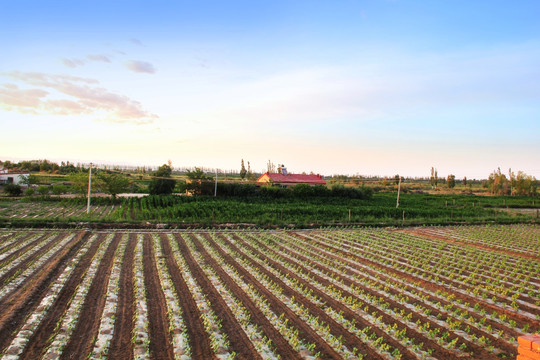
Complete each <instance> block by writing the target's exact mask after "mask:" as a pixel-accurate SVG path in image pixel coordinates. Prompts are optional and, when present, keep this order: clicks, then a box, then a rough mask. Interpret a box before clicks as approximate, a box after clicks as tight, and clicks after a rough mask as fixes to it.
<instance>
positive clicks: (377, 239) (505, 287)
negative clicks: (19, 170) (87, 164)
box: [0, 225, 540, 359]
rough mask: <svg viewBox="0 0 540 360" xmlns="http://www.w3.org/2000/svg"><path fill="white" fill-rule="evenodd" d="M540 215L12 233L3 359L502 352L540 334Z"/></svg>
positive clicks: (3, 303) (6, 263)
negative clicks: (478, 222) (489, 222)
mask: <svg viewBox="0 0 540 360" xmlns="http://www.w3.org/2000/svg"><path fill="white" fill-rule="evenodd" d="M538 249H540V229H539V228H538V226H536V225H508V226H502V225H494V226H456V227H422V228H406V229H390V228H386V229H373V228H362V229H319V230H298V231H268V230H261V231H256V230H249V231H248V230H246V231H238V230H235V231H232V230H231V231H225V230H223V231H210V230H208V231H205V230H197V231H176V230H169V231H142V230H135V231H128V230H115V231H87V230H62V231H54V230H10V229H4V230H0V356H1V358H2V359H57V358H60V359H86V358H91V359H99V358H109V359H234V358H236V359H278V358H281V359H301V358H304V359H494V358H508V359H511V358H515V357H516V356H517V340H516V339H517V337H518V336H520V335H523V334H532V333H540V270H539V269H540V253H539V250H538Z"/></svg>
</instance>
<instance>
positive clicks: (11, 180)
mask: <svg viewBox="0 0 540 360" xmlns="http://www.w3.org/2000/svg"><path fill="white" fill-rule="evenodd" d="M29 176H30V173H25V172H9V171H8V170H5V169H1V170H0V185H5V184H15V185H21V184H22V183H23V182H24V180H25V179H27V178H28V177H29Z"/></svg>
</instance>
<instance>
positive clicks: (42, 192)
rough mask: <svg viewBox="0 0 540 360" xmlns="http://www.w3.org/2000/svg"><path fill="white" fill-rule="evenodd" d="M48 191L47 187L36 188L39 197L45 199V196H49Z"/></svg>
mask: <svg viewBox="0 0 540 360" xmlns="http://www.w3.org/2000/svg"><path fill="white" fill-rule="evenodd" d="M50 190H51V189H50V188H49V187H48V186H46V185H41V186H38V188H37V190H36V191H37V192H38V194H40V195H41V196H43V197H45V196H47V195H49V191H50Z"/></svg>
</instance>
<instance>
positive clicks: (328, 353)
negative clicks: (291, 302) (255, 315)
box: [227, 235, 382, 359]
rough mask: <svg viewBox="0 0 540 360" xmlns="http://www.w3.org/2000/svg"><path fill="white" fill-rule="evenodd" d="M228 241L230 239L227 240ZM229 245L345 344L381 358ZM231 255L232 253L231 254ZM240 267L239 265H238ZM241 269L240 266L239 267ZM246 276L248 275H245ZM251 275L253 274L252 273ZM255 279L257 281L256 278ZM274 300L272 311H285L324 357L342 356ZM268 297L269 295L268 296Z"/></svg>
mask: <svg viewBox="0 0 540 360" xmlns="http://www.w3.org/2000/svg"><path fill="white" fill-rule="evenodd" d="M234 237H235V241H240V242H243V240H242V239H240V238H239V237H237V236H236V235H234ZM227 241H228V240H227ZM228 245H229V247H230V248H231V249H232V250H233V251H235V252H237V253H239V254H241V255H242V256H244V258H245V259H247V260H248V261H249V262H250V263H251V265H252V266H254V267H256V268H257V269H258V270H259V271H260V272H261V273H263V274H265V275H266V276H268V278H269V279H270V280H271V281H273V282H274V283H275V284H277V285H278V286H279V287H281V288H282V289H283V294H284V295H285V296H287V297H293V296H294V299H295V301H296V302H298V303H300V304H301V305H303V306H304V307H306V308H307V309H308V310H309V313H310V314H311V315H313V316H315V317H318V318H319V319H320V321H321V322H323V323H325V324H327V325H328V326H329V328H330V331H331V332H332V334H333V335H334V336H336V337H339V336H341V337H342V338H343V339H344V344H345V345H346V346H347V348H349V349H351V350H352V349H353V348H354V347H356V348H357V349H359V350H360V352H362V353H364V354H367V355H368V358H369V359H381V358H382V357H381V356H380V355H379V354H377V353H376V352H375V351H373V350H372V349H371V348H370V347H368V346H367V345H366V344H364V343H363V342H362V341H360V339H358V338H357V337H356V336H355V335H352V334H351V333H349V332H348V331H347V330H345V329H344V328H343V327H342V326H341V325H339V324H338V323H336V322H335V321H334V320H333V319H332V318H330V317H329V316H328V315H327V314H326V313H325V312H324V311H322V310H321V309H319V308H318V307H317V306H315V305H314V304H313V303H311V302H310V301H309V300H308V299H306V298H305V297H304V296H303V295H302V294H300V293H298V292H296V291H294V290H293V289H291V288H290V287H289V286H288V285H286V284H285V283H284V282H283V281H282V280H281V279H279V278H278V277H276V276H275V275H274V274H272V273H271V272H269V271H268V270H266V269H265V268H264V267H262V266H260V265H259V264H258V263H256V262H255V261H253V260H251V259H250V257H249V256H246V255H245V254H244V253H243V252H242V251H241V250H240V249H239V248H238V247H237V246H236V245H234V244H232V243H231V242H230V241H228ZM229 256H230V255H229ZM237 267H238V265H237ZM238 269H239V270H240V267H238ZM241 269H242V272H240V271H239V272H240V274H241V275H244V274H243V273H245V274H249V272H248V271H246V270H245V269H244V268H241ZM244 276H246V275H244ZM250 276H251V275H250ZM254 281H257V280H256V279H254ZM257 284H258V286H259V288H258V289H257V290H258V291H259V292H260V293H261V294H263V295H266V294H265V292H266V293H270V294H271V292H269V291H268V290H267V289H266V288H265V287H264V286H262V285H261V284H259V283H258V281H257ZM271 297H272V301H271V302H270V305H271V306H272V311H274V313H276V314H281V313H285V315H286V317H287V318H288V319H290V321H291V325H293V326H295V327H296V328H298V329H299V330H300V331H299V334H300V335H301V336H302V337H303V338H304V339H305V340H306V342H309V343H313V344H315V345H316V347H315V350H314V351H315V352H320V353H321V354H322V358H323V359H335V358H340V357H341V356H340V355H339V354H338V353H337V352H336V351H335V350H334V349H333V348H332V347H330V346H329V345H328V344H327V343H326V342H325V341H324V340H323V339H322V338H321V337H320V336H319V335H318V334H317V333H316V332H315V331H314V330H313V329H312V328H311V327H310V326H309V325H308V324H307V323H305V322H304V320H302V319H300V318H299V317H298V316H297V315H296V314H295V313H294V312H293V311H292V310H290V309H289V308H288V307H286V306H285V304H283V303H281V301H280V300H279V299H277V298H275V297H274V296H273V295H271ZM267 298H268V296H267ZM281 308H284V309H286V310H287V311H286V312H285V311H282V309H281Z"/></svg>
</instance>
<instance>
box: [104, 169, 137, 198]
mask: <svg viewBox="0 0 540 360" xmlns="http://www.w3.org/2000/svg"><path fill="white" fill-rule="evenodd" d="M97 179H98V180H99V188H100V189H101V190H102V191H103V192H105V193H106V194H109V195H111V196H112V197H113V198H115V199H116V195H118V194H120V193H122V192H125V191H126V190H127V188H128V187H129V185H130V181H129V179H128V178H127V177H125V176H124V175H122V174H114V173H113V174H109V173H106V172H100V173H99V174H98V175H97Z"/></svg>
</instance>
